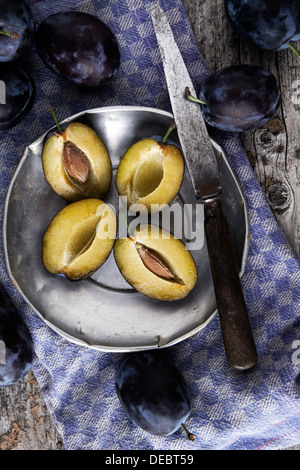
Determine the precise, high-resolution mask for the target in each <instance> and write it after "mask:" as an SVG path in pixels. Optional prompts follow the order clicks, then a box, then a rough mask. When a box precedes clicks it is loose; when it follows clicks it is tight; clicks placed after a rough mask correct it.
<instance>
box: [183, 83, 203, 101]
mask: <svg viewBox="0 0 300 470" xmlns="http://www.w3.org/2000/svg"><path fill="white" fill-rule="evenodd" d="M185 96H186V97H187V99H188V100H190V101H192V102H193V103H200V104H206V103H205V101H203V100H199V98H196V96H193V95H192V94H191V92H190V89H189V87H188V86H187V87H185Z"/></svg>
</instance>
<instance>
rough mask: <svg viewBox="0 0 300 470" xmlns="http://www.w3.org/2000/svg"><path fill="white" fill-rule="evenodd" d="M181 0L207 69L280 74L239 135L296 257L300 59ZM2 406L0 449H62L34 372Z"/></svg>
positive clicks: (205, 5) (216, 4) (201, 1)
mask: <svg viewBox="0 0 300 470" xmlns="http://www.w3.org/2000/svg"><path fill="white" fill-rule="evenodd" d="M182 1H183V4H184V6H185V8H186V11H187V14H188V16H189V18H190V20H191V24H192V27H193V30H194V34H195V37H196V39H197V42H198V45H199V50H200V52H201V54H202V56H203V57H204V59H205V60H206V62H207V64H208V66H209V68H210V70H211V72H215V71H216V70H218V69H220V68H223V67H226V66H229V65H234V64H241V63H252V64H257V65H260V66H262V67H265V68H267V69H269V70H271V71H272V72H273V73H274V74H275V76H276V77H277V78H278V81H279V84H280V87H281V93H282V103H281V107H280V110H279V112H278V117H277V119H275V120H273V121H272V122H271V123H270V124H268V125H267V126H265V127H263V128H261V129H259V130H257V131H255V132H248V133H247V134H245V135H243V136H242V139H243V143H244V147H245V149H246V152H247V155H248V157H249V160H250V162H251V164H252V166H253V168H254V171H255V173H256V175H257V178H258V180H259V182H260V184H261V187H262V189H263V191H264V192H265V193H266V196H267V199H268V201H269V204H270V206H271V208H272V210H273V212H274V214H275V217H276V218H277V220H278V223H279V225H280V226H281V228H282V230H283V231H284V233H285V235H286V237H287V239H288V240H289V242H290V245H291V247H292V248H293V250H294V251H295V253H296V255H297V256H298V258H300V210H299V207H300V190H299V185H300V125H299V110H300V80H298V77H300V59H299V58H297V56H296V55H295V54H293V53H292V52H291V51H282V52H279V53H273V52H265V51H259V50H258V49H256V48H255V47H251V46H249V45H248V44H245V43H244V42H243V41H241V40H240V39H239V38H238V37H237V36H236V34H235V33H233V31H232V30H231V29H230V27H229V26H228V24H227V23H226V19H225V16H224V9H223V0H182ZM0 409H1V414H0V450H8V449H18V450H21V449H34V450H61V449H63V443H62V440H61V438H60V436H59V434H58V433H57V431H56V429H55V426H54V424H53V422H52V418H51V417H50V416H49V413H48V411H47V409H46V407H45V405H44V402H43V399H42V398H41V395H40V392H39V387H38V384H37V381H36V379H35V377H34V375H33V373H32V372H30V374H29V375H28V376H27V377H26V378H24V379H23V380H22V381H20V382H19V383H18V384H17V385H15V386H13V387H9V388H6V389H1V390H0ZM299 441H300V436H299ZM297 449H300V446H297Z"/></svg>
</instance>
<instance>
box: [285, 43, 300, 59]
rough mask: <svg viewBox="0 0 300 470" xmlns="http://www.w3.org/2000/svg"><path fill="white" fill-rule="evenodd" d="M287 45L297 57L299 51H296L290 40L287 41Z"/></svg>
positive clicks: (299, 54) (299, 53)
mask: <svg viewBox="0 0 300 470" xmlns="http://www.w3.org/2000/svg"><path fill="white" fill-rule="evenodd" d="M287 45H288V46H289V48H290V49H291V50H292V51H293V52H294V54H296V56H297V57H299V56H300V51H298V50H297V49H296V48H295V47H294V46H293V44H292V43H291V42H287Z"/></svg>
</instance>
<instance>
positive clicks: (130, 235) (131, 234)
mask: <svg viewBox="0 0 300 470" xmlns="http://www.w3.org/2000/svg"><path fill="white" fill-rule="evenodd" d="M121 216H122V218H123V220H124V222H125V225H126V227H127V233H128V235H129V238H131V239H132V240H133V239H134V237H133V233H132V231H131V229H130V227H129V225H128V221H127V217H126V216H125V213H124V211H123V210H121Z"/></svg>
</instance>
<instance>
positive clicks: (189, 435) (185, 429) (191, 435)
mask: <svg viewBox="0 0 300 470" xmlns="http://www.w3.org/2000/svg"><path fill="white" fill-rule="evenodd" d="M181 427H182V429H183V430H184V432H185V434H186V435H187V437H188V439H189V441H191V442H194V440H195V436H194V434H192V433H191V432H190V431H189V430H188V429H187V428H186V427H185V425H184V424H183V423H181Z"/></svg>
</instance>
